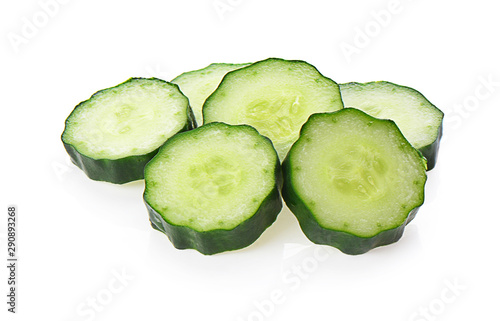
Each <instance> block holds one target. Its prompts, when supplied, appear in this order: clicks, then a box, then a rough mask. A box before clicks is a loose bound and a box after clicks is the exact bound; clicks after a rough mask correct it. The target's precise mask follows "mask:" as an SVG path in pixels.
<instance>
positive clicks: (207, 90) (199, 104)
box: [172, 63, 249, 125]
mask: <svg viewBox="0 0 500 321" xmlns="http://www.w3.org/2000/svg"><path fill="white" fill-rule="evenodd" d="M248 65H249V64H226V63H213V64H211V65H209V66H207V67H205V68H203V69H198V70H193V71H188V72H185V73H183V74H181V75H179V76H177V77H176V78H174V79H173V80H172V83H174V84H177V85H179V87H180V88H181V91H182V93H183V94H184V95H186V96H187V97H188V98H189V104H190V105H191V108H192V109H193V113H194V116H195V118H196V123H197V124H199V125H201V124H203V113H202V108H203V103H204V102H205V100H206V99H207V98H208V96H210V94H211V93H213V92H214V90H215V89H217V86H219V84H220V82H221V80H222V78H223V77H224V75H225V74H227V73H228V72H230V71H233V70H235V69H239V68H242V67H245V66H248Z"/></svg>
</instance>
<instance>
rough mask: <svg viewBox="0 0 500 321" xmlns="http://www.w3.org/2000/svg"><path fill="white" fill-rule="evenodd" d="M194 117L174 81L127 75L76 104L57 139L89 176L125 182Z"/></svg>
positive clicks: (141, 175)
mask: <svg viewBox="0 0 500 321" xmlns="http://www.w3.org/2000/svg"><path fill="white" fill-rule="evenodd" d="M192 117H193V116H192V112H191V108H190V107H189V102H188V99H187V98H186V97H185V96H184V95H183V94H182V93H181V92H180V90H179V87H178V86H177V85H174V84H170V83H168V82H166V81H163V80H160V79H156V78H149V79H146V78H131V79H129V80H127V81H125V82H124V83H122V84H119V85H118V86H116V87H112V88H107V89H104V90H101V91H98V92H97V93H95V94H94V95H92V97H90V99H88V100H86V101H83V102H81V103H80V104H79V105H78V106H76V107H75V109H74V110H73V111H72V112H71V114H70V115H69V117H68V118H67V119H66V126H65V128H64V132H63V134H62V137H61V139H62V141H63V144H64V147H65V148H66V151H67V152H68V154H69V155H70V157H71V160H72V161H73V163H75V164H76V165H77V166H78V167H79V168H81V169H82V170H83V171H84V172H85V173H86V174H87V176H88V177H89V178H91V179H93V180H98V181H107V182H111V183H116V184H123V183H127V182H130V181H134V180H138V179H142V178H144V166H145V165H146V163H147V162H148V161H149V160H151V158H153V156H154V155H155V154H156V153H157V152H158V149H159V147H160V146H161V145H163V143H164V142H165V141H166V140H167V139H168V138H169V137H171V136H172V135H174V134H176V133H178V132H181V131H185V130H189V129H191V128H192V127H193V126H194V125H193V122H192V119H193V118H192Z"/></svg>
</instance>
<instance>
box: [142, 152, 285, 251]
mask: <svg viewBox="0 0 500 321" xmlns="http://www.w3.org/2000/svg"><path fill="white" fill-rule="evenodd" d="M275 176H276V186H275V188H274V189H273V190H272V191H271V193H269V195H268V196H267V197H266V198H265V199H264V201H263V202H262V204H261V205H260V207H259V209H258V210H257V212H256V213H255V214H254V215H253V216H252V217H250V218H249V219H248V220H246V221H244V222H242V223H241V224H239V225H238V226H236V227H235V228H233V229H232V230H222V229H218V230H211V231H202V232H200V231H196V230H194V229H192V228H190V227H187V226H180V225H175V224H172V223H170V222H168V221H167V220H165V218H163V216H162V215H161V214H160V213H159V212H158V211H156V210H155V209H154V208H153V207H152V206H151V205H150V204H149V203H148V202H147V200H146V199H145V198H144V203H145V204H146V207H147V209H148V213H149V220H150V222H151V226H152V227H153V228H154V229H156V230H158V231H160V232H162V233H164V234H165V235H167V237H168V239H169V240H170V242H171V243H172V244H173V245H174V247H175V248H177V249H179V250H184V249H195V250H197V251H198V252H200V253H202V254H204V255H213V254H217V253H221V252H226V251H233V250H239V249H242V248H245V247H247V246H249V245H251V244H252V243H254V242H255V241H256V240H257V239H258V238H259V237H260V236H261V235H262V233H263V232H264V231H265V230H266V229H267V228H268V227H269V226H271V225H272V224H273V223H274V221H275V220H276V218H277V217H278V214H279V213H280V212H281V209H282V208H283V203H282V201H281V195H280V189H281V182H282V178H281V168H280V164H279V161H278V163H277V164H276V170H275Z"/></svg>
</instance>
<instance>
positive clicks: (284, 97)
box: [203, 59, 343, 160]
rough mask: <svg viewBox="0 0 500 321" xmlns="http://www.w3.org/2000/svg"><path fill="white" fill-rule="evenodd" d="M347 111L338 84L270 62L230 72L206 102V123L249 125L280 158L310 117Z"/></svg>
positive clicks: (293, 64) (295, 65) (304, 67)
mask: <svg viewBox="0 0 500 321" xmlns="http://www.w3.org/2000/svg"><path fill="white" fill-rule="evenodd" d="M342 107H343V105H342V100H341V98H340V92H339V89H338V85H337V84H336V83H335V82H334V81H333V80H331V79H329V78H326V77H324V76H322V75H321V74H320V73H319V72H318V71H317V70H316V68H314V67H313V66H311V65H309V64H308V63H306V62H303V61H289V60H283V59H267V60H264V61H261V62H257V63H254V64H252V65H250V66H247V67H244V68H241V69H238V70H235V71H232V72H229V73H228V74H227V75H226V76H225V77H224V79H223V80H222V82H221V84H220V85H219V87H218V88H217V90H216V91H215V92H214V93H213V94H212V95H211V96H210V97H209V98H208V99H207V100H206V101H205V104H204V106H203V117H204V122H205V123H210V122H214V121H220V122H225V123H228V124H248V125H251V126H253V127H255V128H256V129H257V130H258V131H259V132H260V133H261V134H262V135H264V136H266V137H268V138H270V139H271V141H272V142H273V144H274V147H275V149H276V151H277V152H278V155H279V157H280V159H281V160H283V159H284V158H285V156H286V154H287V153H288V150H289V148H290V146H291V145H292V144H293V142H295V140H297V138H298V137H299V131H300V128H301V127H302V125H303V124H304V123H305V122H306V120H307V119H308V118H309V116H310V115H311V114H313V113H318V112H330V111H336V110H339V109H341V108H342Z"/></svg>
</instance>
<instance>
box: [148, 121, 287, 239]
mask: <svg viewBox="0 0 500 321" xmlns="http://www.w3.org/2000/svg"><path fill="white" fill-rule="evenodd" d="M276 166H277V155H276V152H275V151H274V149H273V147H272V144H271V142H270V141H269V140H268V139H266V138H265V137H262V136H261V135H259V134H258V132H257V131H256V130H255V129H253V128H251V127H249V126H229V125H226V124H221V123H213V124H209V125H205V126H202V127H199V128H197V129H194V130H192V131H189V132H185V133H181V134H178V135H176V136H175V137H173V138H172V139H171V140H169V141H168V142H167V143H166V144H165V146H163V147H162V149H160V151H159V153H158V154H157V155H156V156H155V157H154V158H153V160H152V161H151V162H150V163H149V164H148V165H147V166H146V170H145V179H146V191H145V195H144V198H145V200H146V201H147V202H148V204H149V205H150V206H151V207H153V208H154V209H155V210H156V211H157V212H158V213H160V214H161V215H162V216H163V217H164V219H165V220H166V221H167V222H169V223H170V224H173V225H178V226H187V227H189V228H191V229H193V230H196V231H210V230H215V229H225V230H230V229H233V228H235V227H236V226H238V225H239V224H241V223H242V222H244V221H246V220H248V219H249V218H250V217H252V216H253V215H254V214H255V213H256V212H257V211H258V209H259V207H260V206H261V204H262V203H263V202H264V200H265V199H266V197H268V196H269V195H270V194H271V192H272V191H273V189H275V188H276V176H275V175H276V173H275V169H276Z"/></svg>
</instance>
